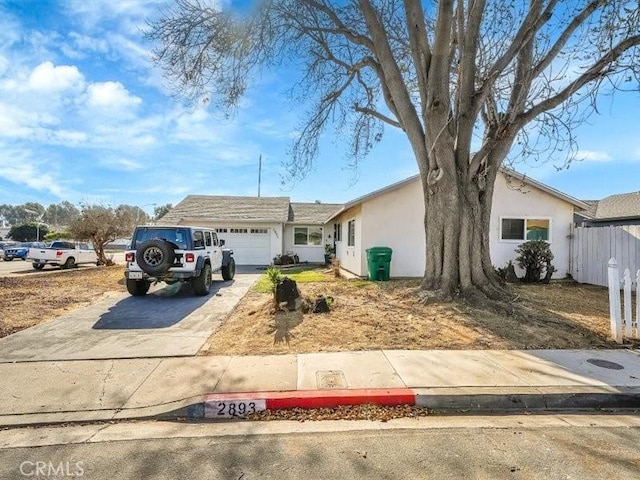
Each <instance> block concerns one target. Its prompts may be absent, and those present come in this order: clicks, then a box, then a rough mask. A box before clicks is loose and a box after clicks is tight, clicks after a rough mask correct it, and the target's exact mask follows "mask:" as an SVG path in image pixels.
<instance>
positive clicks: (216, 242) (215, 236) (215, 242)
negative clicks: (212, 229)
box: [211, 233, 218, 247]
mask: <svg viewBox="0 0 640 480" xmlns="http://www.w3.org/2000/svg"><path fill="white" fill-rule="evenodd" d="M211 235H212V236H213V244H214V245H215V246H216V247H217V246H218V235H216V234H215V233H212V234H211Z"/></svg>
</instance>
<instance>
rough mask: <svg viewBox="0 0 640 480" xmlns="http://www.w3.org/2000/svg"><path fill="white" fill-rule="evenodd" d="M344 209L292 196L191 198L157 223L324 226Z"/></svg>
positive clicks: (188, 197) (332, 204)
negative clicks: (333, 215) (293, 199)
mask: <svg viewBox="0 0 640 480" xmlns="http://www.w3.org/2000/svg"><path fill="white" fill-rule="evenodd" d="M341 207H342V204H341V203H319V202H315V203H302V202H293V203H292V202H290V201H289V197H232V196H219V195H189V196H187V197H186V198H185V199H184V200H182V201H181V202H180V203H178V204H177V205H176V206H175V207H174V208H173V209H171V210H170V211H169V212H168V213H167V214H166V215H164V216H163V217H162V218H161V219H160V220H159V221H158V224H160V225H175V224H181V223H189V222H193V221H206V222H240V223H248V222H261V223H298V224H302V223H305V224H312V225H314V224H317V225H322V224H324V223H325V220H326V219H327V217H328V216H329V215H331V214H332V213H333V212H335V211H337V210H339V209H340V208H341Z"/></svg>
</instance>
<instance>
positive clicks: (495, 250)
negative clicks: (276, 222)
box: [327, 169, 587, 278]
mask: <svg viewBox="0 0 640 480" xmlns="http://www.w3.org/2000/svg"><path fill="white" fill-rule="evenodd" d="M585 208H587V205H586V204H585V203H583V202H581V201H580V200H577V199H575V198H573V197H570V196H568V195H566V194H564V193H562V192H560V191H558V190H555V189H553V188H551V187H549V186H547V185H544V184H542V183H540V182H537V181H535V180H533V179H531V178H528V177H525V176H523V175H521V174H518V173H516V172H514V171H512V170H507V169H504V170H502V171H501V172H500V174H499V175H498V177H497V179H496V184H495V190H494V194H493V209H492V212H491V220H490V251H491V260H492V262H493V264H494V265H495V266H496V267H503V266H505V265H506V264H507V262H508V261H509V260H514V259H515V257H516V254H515V250H516V248H517V247H518V245H520V244H521V243H523V242H524V241H526V240H533V239H542V240H547V241H548V242H549V243H550V245H551V250H552V252H553V254H554V257H555V259H554V261H553V265H554V266H555V267H556V269H557V271H556V273H555V274H554V278H561V277H564V276H566V275H567V273H568V272H569V268H570V258H571V252H570V249H571V239H570V237H571V231H572V225H573V215H574V212H575V211H577V210H583V209H585ZM327 222H328V223H332V224H333V225H334V228H335V231H336V234H335V239H336V257H337V258H338V260H340V263H341V267H342V268H344V269H345V270H347V271H348V272H351V273H353V274H355V275H357V276H366V275H367V257H366V249H367V248H370V247H374V246H388V247H391V248H392V249H393V255H392V259H391V276H392V277H420V276H422V275H423V274H424V266H425V248H426V247H425V232H424V201H423V193H422V184H421V181H420V177H419V176H418V175H416V176H414V177H411V178H408V179H406V180H403V181H401V182H398V183H395V184H393V185H390V186H388V187H386V188H383V189H381V190H377V191H375V192H372V193H370V194H368V195H365V196H363V197H360V198H357V199H355V200H353V201H351V202H348V203H347V204H346V205H344V207H343V208H342V210H340V211H339V212H336V213H335V214H334V215H333V216H331V217H330V218H328V219H327Z"/></svg>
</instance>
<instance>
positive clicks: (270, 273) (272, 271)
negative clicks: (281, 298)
mask: <svg viewBox="0 0 640 480" xmlns="http://www.w3.org/2000/svg"><path fill="white" fill-rule="evenodd" d="M264 273H265V274H266V275H267V279H268V280H269V287H270V290H271V293H273V303H274V304H275V305H277V304H278V301H277V298H276V289H277V288H278V282H279V281H280V278H282V275H281V274H280V270H278V269H277V268H273V267H269V268H267V270H266V271H265V272H264Z"/></svg>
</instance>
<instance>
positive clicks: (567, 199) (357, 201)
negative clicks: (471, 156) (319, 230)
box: [327, 167, 588, 221]
mask: <svg viewBox="0 0 640 480" xmlns="http://www.w3.org/2000/svg"><path fill="white" fill-rule="evenodd" d="M500 170H501V171H502V173H504V174H505V175H507V176H508V177H511V178H515V179H517V180H519V181H521V182H523V183H526V184H528V185H531V186H532V187H535V188H537V189H539V190H542V191H543V192H546V193H548V194H549V195H553V196H554V197H556V198H559V199H561V200H564V201H565V202H568V203H570V204H572V205H574V206H576V207H578V208H581V209H586V208H588V205H587V204H586V203H585V202H583V201H581V200H578V199H577V198H574V197H572V196H570V195H567V194H566V193H563V192H561V191H560V190H556V189H555V188H553V187H550V186H548V185H545V184H544V183H541V182H538V181H537V180H534V179H532V178H530V177H527V176H526V175H523V174H521V173H518V172H516V171H515V170H511V169H508V168H504V167H503V168H501V169H500ZM419 179H420V175H414V176H412V177H409V178H406V179H404V180H401V181H399V182H396V183H393V184H391V185H388V186H386V187H384V188H381V189H379V190H376V191H374V192H371V193H368V194H367V195H363V196H362V197H358V198H356V199H355V200H352V201H350V202H348V203H346V204H345V205H344V207H343V208H342V209H340V210H339V211H337V212H335V213H334V214H333V215H331V216H330V217H329V218H327V221H329V220H331V219H333V218H335V217H337V216H338V215H339V214H340V213H342V212H344V211H345V210H348V209H350V208H352V207H355V206H356V205H360V204H362V203H364V202H366V201H367V200H371V199H373V198H375V197H377V196H379V195H382V194H384V193H388V192H392V191H393V190H396V189H398V188H400V187H403V186H404V185H407V184H408V183H411V182H413V181H416V180H419Z"/></svg>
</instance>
